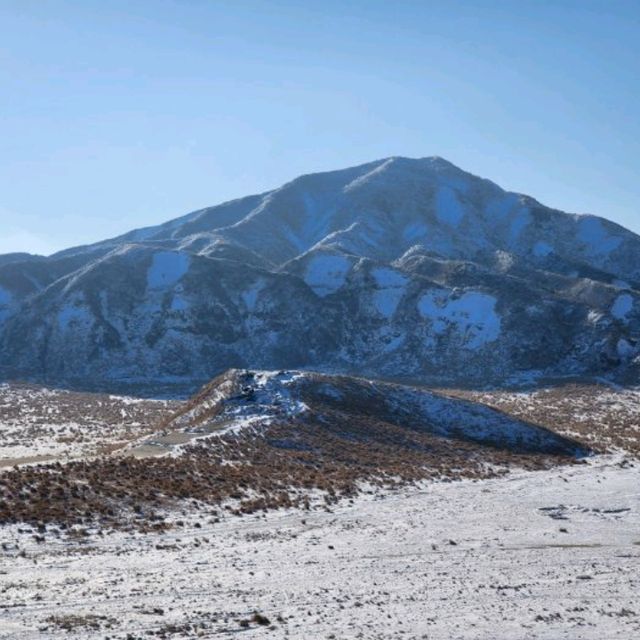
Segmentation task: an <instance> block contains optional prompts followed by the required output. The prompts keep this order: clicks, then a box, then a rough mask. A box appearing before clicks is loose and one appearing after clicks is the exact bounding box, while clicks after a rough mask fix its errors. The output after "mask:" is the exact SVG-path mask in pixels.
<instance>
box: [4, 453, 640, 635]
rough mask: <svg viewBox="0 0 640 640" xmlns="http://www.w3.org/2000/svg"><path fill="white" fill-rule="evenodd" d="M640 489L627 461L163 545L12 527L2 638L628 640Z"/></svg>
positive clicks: (286, 517)
mask: <svg viewBox="0 0 640 640" xmlns="http://www.w3.org/2000/svg"><path fill="white" fill-rule="evenodd" d="M639 487H640V465H638V464H637V463H634V462H633V461H630V460H628V459H625V458H624V456H622V455H617V456H602V457H599V458H595V459H591V460H590V461H589V463H588V464H584V465H576V466H571V467H561V468H557V469H555V470H551V471H540V472H521V473H515V474H512V475H511V476H509V477H508V478H503V479H495V480H482V481H478V482H472V481H461V482H454V483H436V484H429V485H424V486H422V487H414V488H407V489H404V490H402V491H400V492H398V493H393V494H390V495H385V496H381V495H375V494H371V495H366V494H365V495H363V496H360V497H358V498H356V499H355V502H354V503H353V504H348V503H343V504H341V505H339V506H337V507H335V508H333V509H332V511H330V512H326V511H312V512H310V513H302V512H300V511H288V512H271V513H269V514H268V515H266V516H249V517H244V518H238V517H235V516H228V517H224V516H220V518H219V521H218V522H215V518H213V517H205V518H201V519H198V520H194V519H193V518H190V517H189V516H188V515H186V516H185V517H184V526H178V527H177V528H176V529H174V530H172V531H171V532H168V533H163V534H154V535H139V534H137V535H136V534H123V533H113V534H110V535H105V536H104V537H91V538H87V539H80V540H69V539H62V538H60V539H58V540H55V541H51V542H49V541H48V542H47V544H46V545H43V544H38V542H37V541H36V540H35V539H34V535H33V532H28V533H26V532H24V528H23V533H20V532H19V530H18V527H17V526H11V527H4V528H3V529H1V530H0V537H1V541H2V564H1V569H0V591H1V592H2V596H3V598H2V601H1V603H0V630H1V632H0V635H1V637H3V638H14V639H18V638H20V639H22V638H55V637H59V636H65V637H67V636H72V637H83V638H96V637H100V638H107V637H109V638H114V639H115V638H145V637H171V638H195V637H205V638H206V637H216V638H218V637H220V638H235V637H246V638H253V637H255V638H257V637H271V638H300V639H308V638H336V639H338V638H339V639H343V638H404V639H411V638H429V639H439V638H442V639H443V640H444V639H446V640H453V639H455V638H473V639H484V638H486V639H492V640H500V639H507V638H514V639H525V638H547V639H549V640H559V639H561V638H575V639H589V638H593V639H598V640H603V639H606V638H622V639H625V640H630V639H631V638H636V637H640V604H639V603H638V599H637V595H638V593H639V592H640V497H639V495H638V493H639V492H638V489H639ZM48 539H49V540H51V537H50V536H49V538H48ZM256 612H257V613H259V614H260V615H259V616H254V614H255V613H256ZM260 616H264V618H266V620H265V619H263V618H262V617H260ZM267 621H268V624H267ZM260 623H263V624H260ZM238 634H241V635H240V636H238Z"/></svg>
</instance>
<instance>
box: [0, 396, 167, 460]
mask: <svg viewBox="0 0 640 640" xmlns="http://www.w3.org/2000/svg"><path fill="white" fill-rule="evenodd" d="M176 406H177V403H176V402H171V401H164V400H141V399H139V398H130V397H126V396H113V395H107V394H100V393H80V392H73V391H64V390H60V389H47V388H45V387H39V386H34V385H28V384H0V469H2V468H3V467H9V466H12V465H13V464H16V463H17V462H39V461H42V462H44V461H51V460H70V459H77V458H81V457H83V458H86V457H90V456H94V455H97V454H99V453H105V452H109V451H112V450H114V449H118V448H122V447H124V446H125V445H126V444H127V443H128V442H130V441H132V440H134V439H135V438H139V437H140V436H142V435H144V434H148V433H150V432H151V431H152V430H153V429H155V428H156V426H157V423H158V422H159V421H160V420H161V419H162V417H163V416H165V415H170V414H171V413H172V411H173V409H174V408H175V407H176Z"/></svg>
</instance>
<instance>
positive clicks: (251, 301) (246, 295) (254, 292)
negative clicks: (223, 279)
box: [240, 278, 267, 311]
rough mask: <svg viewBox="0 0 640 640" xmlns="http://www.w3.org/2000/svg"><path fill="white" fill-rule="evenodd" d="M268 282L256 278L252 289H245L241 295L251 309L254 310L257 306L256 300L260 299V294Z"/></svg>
mask: <svg viewBox="0 0 640 640" xmlns="http://www.w3.org/2000/svg"><path fill="white" fill-rule="evenodd" d="M266 284H267V283H266V282H265V281H264V280H263V279H262V278H260V279H259V280H256V282H254V284H253V285H252V287H251V288H250V289H247V290H246V291H243V292H242V293H241V294H240V296H241V298H242V301H243V302H244V304H245V306H246V307H247V309H248V310H249V311H254V310H255V308H256V302H257V301H258V295H259V294H260V292H261V291H262V290H263V289H264V288H265V286H266Z"/></svg>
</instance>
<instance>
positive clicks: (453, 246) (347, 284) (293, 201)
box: [0, 158, 640, 388]
mask: <svg viewBox="0 0 640 640" xmlns="http://www.w3.org/2000/svg"><path fill="white" fill-rule="evenodd" d="M639 339H640V237H638V236H637V235H635V234H633V233H631V232H630V231H627V230H625V229H624V228H622V227H620V226H619V225H616V224H614V223H612V222H609V221H608V220H605V219H603V218H598V217H595V216H579V215H571V214H566V213H563V212H561V211H557V210H554V209H550V208H548V207H545V206H543V205H542V204H540V203H539V202H537V201H536V200H534V199H533V198H530V197H528V196H523V195H519V194H515V193H509V192H506V191H503V190H502V189H501V188H500V187H498V186H497V185H495V184H493V183H492V182H490V181H488V180H484V179H481V178H478V177H476V176H473V175H471V174H469V173H466V172H464V171H462V170H461V169H459V168H457V167H455V166H454V165H452V164H451V163H449V162H447V161H445V160H443V159H441V158H423V159H417V160H414V159H407V158H389V159H386V160H380V161H376V162H372V163H369V164H365V165H362V166H359V167H353V168H349V169H344V170H340V171H333V172H328V173H320V174H314V175H308V176H302V177H300V178H297V179H295V180H293V181H292V182H290V183H288V184H286V185H284V186H283V187H281V188H279V189H276V190H274V191H270V192H268V193H265V194H262V195H255V196H249V197H246V198H242V199H240V200H235V201H233V202H228V203H225V204H222V205H218V206H215V207H211V208H207V209H202V210H200V211H196V212H194V213H191V214H188V215H186V216H183V217H181V218H177V219H175V220H173V221H170V222H167V223H165V224H162V225H159V226H157V227H150V228H146V229H139V230H135V231H132V232H130V233H128V234H126V235H124V236H121V237H118V238H114V239H111V240H107V241H105V242H101V243H98V244H95V245H91V246H86V247H78V248H74V249H69V250H66V251H63V252H61V253H58V254H54V255H53V256H50V257H47V258H44V257H41V256H28V255H18V254H12V255H10V256H0V353H1V360H0V363H1V364H0V366H1V368H2V375H3V377H5V378H31V379H37V380H40V381H46V382H55V383H58V384H59V383H61V382H65V383H67V384H75V385H82V386H99V387H105V388H109V387H114V386H115V385H118V384H120V383H127V382H128V383H133V382H139V383H142V384H151V385H154V384H159V383H163V384H166V383H176V384H177V383H181V384H187V386H195V385H196V384H198V383H199V382H201V381H203V380H206V379H209V378H211V377H212V376H213V375H215V374H217V373H219V372H221V371H223V370H225V369H227V368H229V367H252V368H253V367H257V368H262V369H278V368H313V369H321V370H332V371H342V372H357V373H358V374H361V375H363V374H366V375H371V376H377V377H386V378H395V379H408V380H419V381H429V382H430V383H434V382H438V383H443V384H444V383H449V382H456V383H458V384H459V383H463V382H464V383H474V384H475V383H478V382H481V383H483V382H492V381H498V380H505V379H509V378H513V377H514V376H516V377H517V376H523V375H532V374H541V375H566V374H588V375H605V374H614V373H621V372H622V371H626V372H629V371H631V372H632V374H631V375H635V374H634V373H633V372H634V371H635V369H634V367H637V358H638V353H639V345H638V341H639ZM634 361H635V364H634Z"/></svg>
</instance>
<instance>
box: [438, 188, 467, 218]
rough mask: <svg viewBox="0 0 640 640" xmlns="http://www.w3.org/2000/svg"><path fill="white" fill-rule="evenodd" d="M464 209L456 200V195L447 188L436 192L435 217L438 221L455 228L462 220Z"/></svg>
mask: <svg viewBox="0 0 640 640" xmlns="http://www.w3.org/2000/svg"><path fill="white" fill-rule="evenodd" d="M464 214H465V208H464V206H463V204H462V203H461V202H460V200H459V199H458V195H457V193H456V192H455V191H454V190H453V189H452V188H451V187H448V186H443V187H440V188H439V189H438V191H437V192H436V216H437V218H438V220H439V221H440V222H442V223H444V224H447V225H449V226H450V227H457V226H458V225H459V224H460V223H461V222H462V219H463V218H464Z"/></svg>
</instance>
